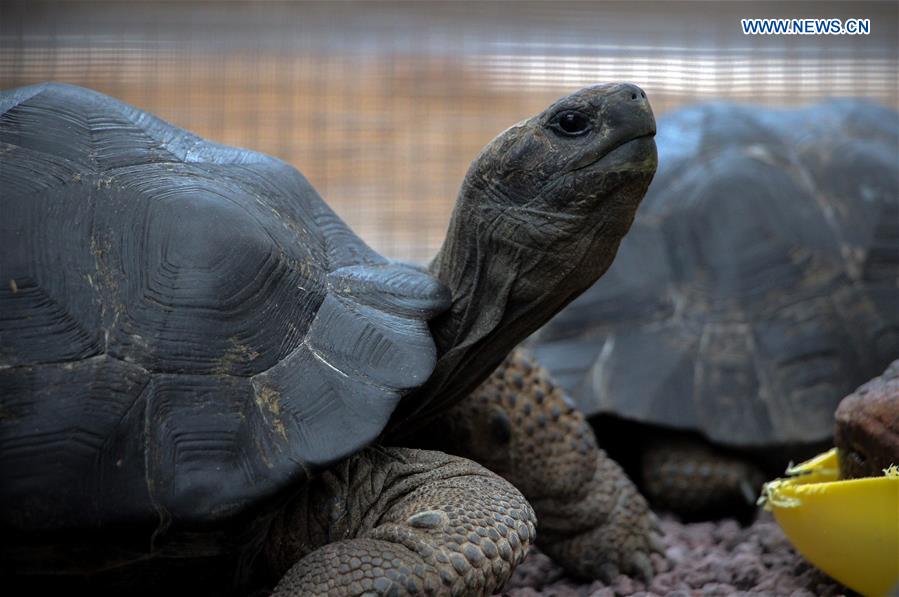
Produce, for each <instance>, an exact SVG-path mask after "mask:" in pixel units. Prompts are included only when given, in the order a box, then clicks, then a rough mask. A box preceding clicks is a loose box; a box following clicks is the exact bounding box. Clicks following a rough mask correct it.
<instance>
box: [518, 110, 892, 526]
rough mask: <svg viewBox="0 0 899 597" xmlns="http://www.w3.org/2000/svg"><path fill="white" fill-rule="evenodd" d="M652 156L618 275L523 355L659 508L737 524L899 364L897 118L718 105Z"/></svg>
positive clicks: (693, 115) (675, 126)
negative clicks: (852, 398) (724, 517)
mask: <svg viewBox="0 0 899 597" xmlns="http://www.w3.org/2000/svg"><path fill="white" fill-rule="evenodd" d="M658 147H659V159H660V169H659V172H658V174H657V176H656V177H655V180H654V181H653V183H652V185H651V186H650V189H649V191H648V192H647V195H646V198H645V200H644V201H643V206H642V207H641V208H640V212H639V213H638V216H637V219H636V221H635V224H634V226H633V227H632V229H631V231H630V233H629V234H628V236H627V237H626V238H625V240H624V241H623V243H622V246H621V250H620V251H619V255H618V257H617V258H616V260H615V263H614V265H613V266H612V267H611V269H610V270H609V272H608V273H607V274H606V275H605V276H604V277H603V279H602V280H601V281H599V282H598V283H597V284H596V285H595V286H593V287H592V288H591V289H590V290H588V291H587V292H585V293H584V294H583V295H582V296H581V297H580V298H578V299H577V300H575V301H574V302H573V303H572V304H571V305H570V306H568V307H567V308H566V309H565V310H563V311H562V312H561V313H560V314H559V315H558V316H557V317H556V318H554V319H553V320H552V321H551V322H550V323H549V324H548V325H546V326H545V327H544V328H543V329H541V330H540V331H539V332H538V333H537V334H536V335H535V337H534V338H533V339H532V340H531V342H530V346H531V348H532V349H533V350H534V352H535V354H536V356H537V358H538V359H539V360H540V362H541V363H542V364H543V365H544V366H546V367H547V368H548V369H549V370H550V371H551V372H552V373H553V374H554V375H555V377H556V378H557V379H558V380H559V382H560V384H561V385H562V386H563V387H565V388H566V389H568V390H569V391H570V392H571V393H572V395H573V397H574V399H575V401H576V402H577V404H578V406H579V407H580V408H582V409H583V410H584V411H585V412H586V413H588V414H590V415H593V416H594V421H595V423H596V425H597V428H598V436H599V442H600V445H602V446H603V447H605V448H606V449H607V450H608V451H609V452H610V453H611V455H613V456H614V457H615V458H616V460H618V462H619V463H621V464H623V465H624V466H625V468H626V470H629V471H630V472H631V473H632V474H633V475H634V476H635V477H636V478H638V479H639V482H640V485H641V486H642V488H643V490H644V494H646V495H647V497H650V498H651V499H652V500H654V501H655V502H656V503H657V504H659V505H660V506H666V507H670V508H672V509H674V510H676V511H679V512H681V513H684V514H690V515H695V516H701V517H704V516H711V515H717V514H722V513H738V512H739V511H740V510H741V509H742V506H741V504H747V503H749V502H747V500H744V499H743V498H742V497H741V496H744V495H745V496H746V498H749V500H750V501H754V496H755V495H756V494H757V492H758V488H759V485H760V483H761V482H762V481H763V480H764V479H765V478H770V477H771V476H776V475H778V474H780V473H782V472H783V470H784V467H785V466H786V465H787V464H788V463H789V461H790V460H791V459H792V460H797V459H802V458H804V457H806V456H810V455H812V454H814V453H815V451H816V450H818V449H820V448H822V447H825V446H826V445H829V443H830V441H831V433H832V428H833V415H834V411H835V409H836V407H837V404H838V403H839V401H840V399H841V398H842V397H843V396H845V395H846V394H847V393H848V392H849V391H851V390H852V389H853V388H854V387H856V386H857V385H858V384H859V383H861V382H863V381H864V380H866V379H869V378H871V377H873V376H874V375H875V374H877V373H878V372H880V371H882V370H883V368H884V367H885V366H886V365H887V364H888V363H889V362H890V361H891V360H893V359H894V358H896V356H897V355H899V308H897V305H899V286H897V279H899V189H897V185H899V155H897V153H899V118H897V114H896V113H895V112H894V111H892V110H889V109H887V108H883V107H879V106H877V105H874V104H870V103H867V102H863V101H850V100H840V101H830V102H826V103H822V104H819V105H814V106H810V107H805V108H797V109H777V110H775V109H765V108H762V107H757V106H748V105H734V104H728V103H710V104H702V105H697V106H693V107H688V108H685V109H681V110H679V111H676V112H674V113H671V114H670V115H666V116H665V117H664V118H662V119H660V120H659V135H658ZM744 513H745V514H747V515H748V514H750V513H751V509H750V510H744Z"/></svg>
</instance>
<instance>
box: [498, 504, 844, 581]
mask: <svg viewBox="0 0 899 597" xmlns="http://www.w3.org/2000/svg"><path fill="white" fill-rule="evenodd" d="M662 529H663V531H664V532H665V547H666V552H665V555H666V556H667V560H668V561H666V560H665V558H663V557H661V556H653V564H654V565H655V569H656V576H655V578H653V580H652V582H651V583H650V585H649V586H648V587H647V586H646V585H644V584H643V583H642V582H640V581H638V580H636V579H633V578H630V577H628V576H624V575H622V576H619V577H618V578H617V579H616V580H615V582H614V583H613V584H612V585H611V586H609V585H606V584H604V583H602V582H599V581H595V582H582V581H578V580H576V579H572V578H569V577H566V576H565V574H564V572H563V571H562V569H561V568H559V567H558V566H556V565H555V564H554V563H553V562H552V560H550V559H549V558H548V557H547V556H545V555H543V554H542V553H539V551H537V550H536V549H533V548H532V550H531V553H530V555H529V556H528V559H527V560H526V561H525V562H524V563H523V564H522V565H521V566H519V567H518V569H517V570H516V571H515V574H514V576H513V577H512V580H511V581H510V582H509V584H508V585H507V586H506V590H505V592H504V593H503V595H508V596H509V597H535V596H537V595H545V596H550V595H551V596H553V597H575V596H577V597H588V596H589V597H615V596H620V595H635V596H638V595H639V596H640V597H653V596H656V595H658V596H662V595H671V596H677V597H694V596H697V597H698V596H717V595H722V596H724V595H727V596H731V595H768V596H779V595H784V596H790V597H836V596H838V595H846V596H848V595H854V593H852V592H851V591H850V590H848V589H846V588H845V587H843V586H842V585H840V584H837V583H836V582H835V581H833V580H831V579H830V578H829V577H828V576H826V575H825V574H824V573H822V572H819V571H818V570H817V569H815V568H814V567H813V566H812V565H811V564H808V563H807V562H806V561H805V560H804V559H802V556H800V555H799V554H797V553H796V552H795V551H794V550H793V548H792V547H791V546H790V544H789V542H788V541H787V539H786V537H784V534H783V533H782V532H781V530H780V528H779V527H778V526H777V524H776V523H775V522H774V519H773V518H772V517H771V516H770V515H769V514H764V513H763V514H762V515H761V516H760V517H759V519H758V520H756V521H755V522H754V523H753V524H752V525H751V526H749V527H740V525H739V524H738V523H737V522H736V521H734V520H722V521H719V522H702V523H691V524H683V523H681V522H679V521H677V520H676V519H674V518H663V519H662Z"/></svg>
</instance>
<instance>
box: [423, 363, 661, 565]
mask: <svg viewBox="0 0 899 597" xmlns="http://www.w3.org/2000/svg"><path fill="white" fill-rule="evenodd" d="M417 439H418V440H419V441H421V442H426V445H428V447H434V448H437V449H443V450H446V451H448V452H451V453H454V454H458V455H460V456H464V457H467V458H471V459H472V460H475V461H477V462H479V463H481V464H483V465H484V466H486V467H487V468H489V469H490V470H492V471H494V472H495V473H497V474H499V475H501V476H502V477H504V478H505V479H507V480H509V481H510V482H511V483H512V484H513V485H515V486H516V487H517V488H518V489H520V490H521V492H522V493H523V494H524V495H525V497H526V498H527V500H528V501H529V502H530V503H531V505H533V507H534V510H535V511H536V513H537V524H538V527H539V528H540V541H539V543H538V545H539V547H540V549H542V550H543V551H544V552H545V553H546V554H547V555H549V556H550V557H552V558H553V559H554V560H556V562H558V563H559V564H560V565H562V566H563V567H564V568H566V569H567V570H568V571H569V572H570V573H573V574H576V575H579V576H584V577H588V578H601V579H603V580H606V581H611V580H612V579H613V578H614V577H615V576H617V575H618V574H619V573H621V572H624V573H632V574H637V575H639V576H642V577H644V578H646V579H648V578H650V577H651V576H652V573H653V569H652V565H651V561H650V559H649V554H650V553H651V552H653V551H661V549H662V544H661V539H660V537H661V533H660V531H659V530H658V522H657V520H656V518H655V516H654V515H653V514H652V512H651V511H650V509H649V506H648V505H647V503H646V500H645V499H644V498H643V496H641V495H640V493H639V492H638V491H637V489H636V487H635V486H634V484H633V483H632V482H631V481H630V480H629V479H628V478H627V476H626V475H625V474H624V472H623V471H622V470H621V468H620V467H619V466H618V465H617V464H616V463H615V462H613V461H612V460H611V459H609V458H608V457H607V456H606V455H605V453H604V452H603V451H602V450H600V449H599V448H598V447H597V445H596V438H595V436H594V434H593V430H592V429H591V427H590V425H589V424H588V423H587V421H586V419H585V418H584V416H583V415H582V414H581V413H580V412H579V411H578V410H577V409H575V408H574V405H573V403H572V402H571V401H570V400H569V399H568V398H567V397H566V396H565V395H564V393H563V391H562V389H561V388H559V387H558V386H556V385H555V384H554V383H553V381H552V379H551V378H550V376H549V374H548V372H547V371H546V370H545V369H543V368H542V367H540V366H539V365H538V364H537V363H536V362H535V361H534V360H533V359H532V358H531V357H530V356H529V355H528V354H527V353H526V352H524V351H522V350H516V351H514V352H513V353H512V354H511V355H509V357H507V358H506V360H505V361H504V362H503V364H502V365H500V367H499V368H498V369H497V370H496V371H495V372H494V373H493V375H492V376H491V377H490V378H489V379H488V380H487V381H485V382H484V383H483V384H482V385H481V386H480V387H478V388H477V389H476V390H475V391H474V392H473V393H472V395H471V396H469V397H468V398H466V399H465V400H464V401H462V402H461V403H460V404H458V405H456V406H455V407H453V409H452V410H451V411H450V412H449V413H447V414H446V415H445V416H443V417H441V418H440V419H439V420H438V421H436V422H434V423H432V424H431V425H429V427H428V429H426V430H425V432H424V433H422V434H420V435H419V436H417Z"/></svg>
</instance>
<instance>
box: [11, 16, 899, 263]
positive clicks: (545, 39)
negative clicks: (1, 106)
mask: <svg viewBox="0 0 899 597" xmlns="http://www.w3.org/2000/svg"><path fill="white" fill-rule="evenodd" d="M752 17H759V18H761V17H788V18H793V17H801V18H814V17H835V18H842V19H846V18H866V19H870V22H871V33H870V34H869V35H857V36H829V35H823V36H803V35H799V36H746V35H743V33H742V31H741V29H740V19H741V18H752ZM897 24H899V23H897V4H896V3H895V2H879V3H865V2H850V3H839V4H838V3H809V2H793V3H789V2H787V3H785V2H779V3H760V2H752V3H749V2H726V3H709V2H678V1H675V2H599V3H596V2H572V3H564V2H550V1H546V2H511V1H509V2H479V3H471V2H442V3H438V2H419V3H411V2H401V3H400V2H397V3H383V2H268V1H256V2H190V1H179V2H107V1H95V2H68V1H57V2H43V1H37V0H28V1H24V2H4V3H3V4H0V86H2V87H3V88H9V87H16V86H20V85H28V84H32V83H37V82H41V81H46V80H55V81H63V82H68V83H74V84H78V85H83V86H87V87H92V88H94V89H97V90H99V91H102V92H104V93H107V94H110V95H113V96H116V97H118V98H120V99H122V100H124V101H126V102H129V103H131V104H134V105H136V106H138V107H140V108H142V109H145V110H148V111H150V112H153V113H155V114H157V115H159V116H161V117H162V118H164V119H166V120H168V121H170V122H172V123H174V124H176V125H178V126H181V127H184V128H187V129H189V130H191V131H193V132H195V133H197V134H199V135H202V136H204V137H207V138H209V139H212V140H215V141H219V142H223V143H227V144H232V145H238V146H243V147H249V148H251V149H255V150H258V151H262V152H265V153H269V154H272V155H275V156H277V157H279V158H281V159H284V160H286V161H288V162H290V163H292V164H294V165H295V166H296V167H297V168H299V169H300V170H301V171H302V172H303V173H304V174H305V175H306V176H307V177H308V178H309V179H310V180H311V182H312V183H313V185H315V187H316V188H317V189H318V190H319V191H320V192H321V193H322V195H323V196H324V197H325V199H326V200H327V201H328V202H329V203H330V204H331V205H332V207H334V208H335V209H336V210H337V212H338V213H339V214H340V215H341V216H342V217H343V218H344V219H345V220H347V221H348V222H349V223H350V225H351V226H352V227H353V228H354V229H355V230H356V231H357V232H358V233H359V234H360V235H361V236H362V237H363V238H365V239H366V240H367V241H368V242H369V243H370V244H371V245H372V246H373V247H375V248H376V249H378V250H379V251H381V252H383V253H385V254H386V255H389V256H391V257H395V258H400V259H407V260H413V261H419V262H423V261H426V260H427V259H428V258H430V256H431V255H433V254H434V252H435V251H436V250H437V248H438V247H439V245H440V242H441V241H442V238H443V235H444V231H445V227H446V222H447V220H448V216H449V211H450V210H451V208H452V204H453V201H454V199H455V194H456V192H457V189H458V185H459V183H460V181H461V179H462V177H463V176H464V174H465V170H466V168H467V166H468V164H469V162H470V161H471V160H472V159H473V158H474V157H475V155H476V154H477V152H478V151H479V149H480V148H481V147H482V146H483V145H484V144H485V143H486V142H487V141H489V140H490V139H491V138H492V137H493V136H495V135H496V134H497V133H498V132H499V131H501V130H503V129H504V128H506V127H508V126H510V125H512V124H514V123H515V122H517V121H518V120H520V119H522V118H525V117H527V116H529V115H531V114H533V113H535V112H537V111H539V110H541V109H542V108H543V107H545V106H546V105H547V104H548V103H549V102H550V101H552V100H553V99H555V98H557V97H559V96H561V95H564V94H566V93H569V92H571V91H573V90H574V89H576V88H578V87H581V86H585V85H589V84H592V83H597V82H603V81H613V80H628V81H633V82H635V83H637V84H639V85H641V86H642V87H643V88H644V89H645V90H646V91H647V93H648V94H649V96H650V98H651V100H652V103H653V106H654V108H655V111H656V113H657V114H659V113H662V112H664V111H666V110H669V109H672V108H674V107H677V106H679V105H682V104H685V103H691V102H695V101H702V100H710V99H728V100H738V101H746V102H756V103H760V104H765V105H795V104H800V103H807V102H813V101H817V100H820V99H823V98H827V97H835V96H854V97H865V98H869V99H871V100H874V101H877V102H880V103H882V104H886V105H889V106H893V107H897V106H899V91H897V72H899V57H897V54H899V42H897Z"/></svg>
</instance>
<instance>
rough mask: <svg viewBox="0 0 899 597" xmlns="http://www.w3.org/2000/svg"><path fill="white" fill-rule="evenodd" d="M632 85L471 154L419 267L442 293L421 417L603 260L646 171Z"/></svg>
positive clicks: (647, 157)
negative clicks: (446, 303) (445, 305)
mask: <svg viewBox="0 0 899 597" xmlns="http://www.w3.org/2000/svg"><path fill="white" fill-rule="evenodd" d="M654 135H655V119H654V118H653V115H652V110H651V108H650V107H649V102H648V101H647V100H646V96H645V94H644V93H643V91H642V90H641V89H640V88H639V87H637V86H635V85H630V84H610V85H598V86H595V87H589V88H586V89H582V90H580V91H578V92H576V93H574V94H572V95H569V96H567V97H564V98H562V99H560V100H558V101H557V102H555V103H554V104H552V105H551V106H550V107H549V108H547V109H546V110H544V111H543V112H542V113H540V114H538V115H536V116H534V117H533V118H530V119H528V120H525V121H523V122H521V123H519V124H517V125H515V126H513V127H511V128H509V129H507V130H506V131H504V132H503V133H501V134H500V135H499V136H498V137H497V138H496V139H494V140H493V141H492V142H491V143H490V144H488V145H487V147H485V148H484V149H483V150H482V151H481V153H480V155H479V156H478V157H477V158H476V159H475V161H474V162H473V163H472V165H471V168H470V169H469V171H468V174H467V175H466V177H465V181H464V182H463V185H462V189H461V191H460V194H459V198H458V200H457V203H456V207H455V210H454V211H453V215H452V218H451V221H450V226H449V232H448V234H447V238H446V240H445V242H444V245H443V247H442V248H441V250H440V252H439V253H438V254H437V256H436V257H435V259H434V261H433V263H432V264H431V271H432V272H433V273H435V274H436V275H437V276H438V277H439V278H440V279H441V280H442V281H443V282H444V283H445V284H446V285H447V286H448V287H449V288H450V290H451V292H452V307H451V308H450V310H449V311H447V312H446V313H444V314H442V315H441V316H439V317H438V318H436V319H435V320H433V321H432V324H431V331H432V333H433V335H434V338H435V341H436V343H437V349H438V353H439V355H440V360H439V361H438V365H437V369H436V370H435V372H434V374H433V375H432V376H431V379H430V380H429V382H428V384H427V385H426V386H425V388H423V389H422V390H421V392H425V393H426V396H425V397H424V398H425V399H424V400H421V401H419V400H415V401H414V402H420V403H421V404H425V405H426V406H424V407H423V408H424V409H425V410H427V411H430V413H431V414H434V413H435V412H438V411H439V410H440V407H441V406H442V405H444V404H448V403H451V402H453V401H454V400H455V399H458V398H460V397H461V396H464V395H465V394H466V393H467V392H469V391H470V390H472V389H473V388H474V387H475V386H476V385H477V384H478V383H480V382H481V381H482V380H483V379H484V378H485V377H486V376H487V375H489V374H490V372H491V371H492V369H494V368H495V367H496V366H497V365H498V364H499V362H500V361H501V360H502V359H503V358H504V357H505V355H506V354H508V352H509V351H510V350H511V349H512V348H513V347H514V346H515V345H516V344H517V343H519V342H520V341H522V340H523V339H524V338H525V337H527V336H528V335H529V334H530V333H531V332H533V331H535V330H536V329H537V328H539V327H540V326H541V325H542V324H543V323H545V322H546V321H547V320H548V319H549V318H550V317H552V316H553V315H554V314H555V313H556V312H558V311H559V310H560V309H561V308H562V307H564V306H565V305H566V304H567V303H569V302H570V301H571V300H573V299H574V298H575V297H576V296H577V295H578V294H580V293H581V292H583V291H584V290H586V289H587V288H588V287H589V286H590V285H592V284H593V282H595V281H596V279H597V278H599V277H600V276H601V275H602V274H603V273H604V272H605V271H606V269H607V268H608V267H609V265H610V264H611V262H612V259H613V258H614V256H615V253H616V251H617V250H618V244H619V242H620V241H621V238H622V237H623V236H624V234H625V233H626V232H627V230H628V229H629V228H630V225H631V222H632V221H633V218H634V214H635V212H636V209H637V206H638V205H639V203H640V200H641V199H642V198H643V194H644V193H645V191H646V188H647V187H648V186H649V183H650V181H651V180H652V177H653V174H654V173H655V168H656V148H655V142H654V140H653V136H654Z"/></svg>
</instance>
